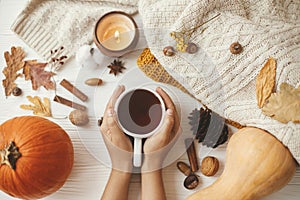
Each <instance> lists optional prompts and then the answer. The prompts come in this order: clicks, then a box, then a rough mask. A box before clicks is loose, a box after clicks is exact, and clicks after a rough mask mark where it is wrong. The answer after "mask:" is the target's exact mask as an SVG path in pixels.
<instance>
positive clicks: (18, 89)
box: [12, 87, 22, 96]
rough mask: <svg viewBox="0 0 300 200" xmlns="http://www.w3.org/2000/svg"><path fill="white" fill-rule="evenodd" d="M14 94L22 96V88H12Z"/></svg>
mask: <svg viewBox="0 0 300 200" xmlns="http://www.w3.org/2000/svg"><path fill="white" fill-rule="evenodd" d="M12 94H13V95H14V96H20V95H21V94H22V90H21V88H18V87H15V88H14V89H13V90H12Z"/></svg>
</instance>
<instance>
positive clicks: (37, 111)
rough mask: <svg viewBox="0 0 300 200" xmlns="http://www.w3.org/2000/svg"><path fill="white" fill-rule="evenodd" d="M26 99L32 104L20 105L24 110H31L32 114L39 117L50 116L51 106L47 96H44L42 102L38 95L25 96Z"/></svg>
mask: <svg viewBox="0 0 300 200" xmlns="http://www.w3.org/2000/svg"><path fill="white" fill-rule="evenodd" d="M27 99H28V100H29V101H30V102H31V103H32V104H33V105H21V106H20V107H21V108H22V109H24V110H32V111H33V114H34V115H38V116H41V117H51V116H52V113H51V108H50V101H49V99H48V98H46V97H45V98H44V99H43V100H44V102H42V100H41V98H40V97H38V96H34V97H31V96H27Z"/></svg>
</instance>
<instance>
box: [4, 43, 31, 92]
mask: <svg viewBox="0 0 300 200" xmlns="http://www.w3.org/2000/svg"><path fill="white" fill-rule="evenodd" d="M25 55H26V53H25V51H23V49H22V48H21V47H11V54H10V53H9V52H8V51H6V52H4V58H5V61H6V64H7V66H6V67H5V68H4V69H3V71H2V73H3V74H4V76H5V79H4V80H2V84H3V87H4V89H5V96H9V95H11V93H12V90H13V89H14V88H15V87H16V86H17V84H16V83H15V82H14V81H15V80H16V79H17V78H18V77H20V76H22V74H21V73H18V71H19V70H21V69H22V68H23V67H24V64H25V62H24V61H23V59H24V58H25Z"/></svg>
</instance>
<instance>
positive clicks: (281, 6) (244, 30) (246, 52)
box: [139, 0, 300, 162]
mask: <svg viewBox="0 0 300 200" xmlns="http://www.w3.org/2000/svg"><path fill="white" fill-rule="evenodd" d="M139 11H140V13H141V15H142V18H143V24H144V27H145V30H147V29H151V31H145V33H146V38H147V41H148V45H149V47H150V49H151V52H152V53H153V55H154V56H155V57H156V58H157V59H158V61H159V62H160V63H161V64H162V66H164V67H165V69H166V70H167V71H168V72H169V73H170V74H171V75H172V76H173V77H174V78H175V79H176V80H178V81H179V82H180V84H181V85H184V87H185V88H186V89H187V90H188V91H189V92H190V93H191V94H193V95H194V96H195V97H196V98H197V99H199V100H200V101H201V102H203V103H204V104H205V105H207V106H208V107H209V108H210V109H212V110H214V111H215V112H217V113H218V114H220V115H221V116H223V117H225V118H227V119H230V120H232V121H236V122H239V123H241V124H242V125H246V126H255V127H258V128H262V129H264V130H267V131H268V132H270V133H272V134H273V135H274V136H275V137H277V138H278V139H279V140H280V141H282V143H283V144H284V145H286V146H287V147H288V148H289V149H290V151H291V153H292V154H293V156H294V157H295V159H296V160H297V161H298V162H299V161H300V148H299V147H300V137H299V136H300V135H299V134H300V124H295V123H292V122H289V123H288V124H282V123H280V122H278V121H276V120H274V119H272V118H270V117H267V116H265V115H264V114H263V113H262V111H261V109H259V108H258V106H257V101H256V94H255V88H256V86H255V79H256V76H257V74H258V73H259V71H260V69H261V68H262V67H263V65H264V63H265V62H266V61H267V59H268V58H269V57H274V58H276V60H277V69H276V70H277V71H276V90H277V91H278V90H279V86H280V84H281V83H283V82H287V83H289V84H291V85H293V86H294V87H298V86H299V85H300V57H299V55H300V34H299V33H300V25H299V24H300V1H299V0H297V1H273V0H259V1H258V0H252V1H243V0H215V1H208V0H192V1H188V0H163V1H162V0H161V1H148V0H140V4H139ZM219 13H220V14H221V15H220V16H219V17H218V18H217V19H215V20H213V21H211V22H209V23H208V24H206V25H204V26H203V27H200V28H198V29H197V30H195V31H194V33H193V34H192V35H191V39H190V40H191V42H194V43H195V44H197V45H198V47H200V49H199V51H198V52H197V53H196V54H188V53H181V52H177V53H176V55H175V56H173V57H167V56H164V54H163V52H162V49H163V48H164V47H165V46H168V45H173V46H175V43H174V41H172V39H170V36H169V34H170V32H171V31H177V32H180V31H184V30H189V29H192V28H193V27H196V26H197V25H198V24H201V23H203V22H205V21H207V20H208V19H210V18H212V17H213V16H215V15H217V14H219ZM204 28H205V31H204V32H202V31H203V29H204ZM236 41H238V42H239V43H240V44H242V46H243V51H242V52H241V53H240V54H238V55H234V54H232V53H231V52H230V51H229V46H230V45H231V44H232V43H233V42H236ZM299 115H300V113H299Z"/></svg>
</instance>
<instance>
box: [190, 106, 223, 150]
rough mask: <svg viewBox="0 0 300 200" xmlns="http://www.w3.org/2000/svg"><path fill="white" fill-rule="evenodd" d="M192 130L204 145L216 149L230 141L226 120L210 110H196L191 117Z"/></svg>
mask: <svg viewBox="0 0 300 200" xmlns="http://www.w3.org/2000/svg"><path fill="white" fill-rule="evenodd" d="M188 119H189V120H190V122H189V124H190V125H191V126H192V127H191V130H192V131H193V134H194V135H195V136H196V139H198V142H199V143H200V142H203V145H206V146H208V147H213V148H216V147H217V146H219V145H221V144H223V143H225V142H226V141H227V139H228V126H227V125H226V124H225V120H224V119H223V118H222V117H221V116H219V115H218V114H216V113H214V112H212V111H211V110H210V109H204V108H201V109H200V110H198V109H194V110H193V111H192V112H191V113H190V116H189V117H188Z"/></svg>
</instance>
